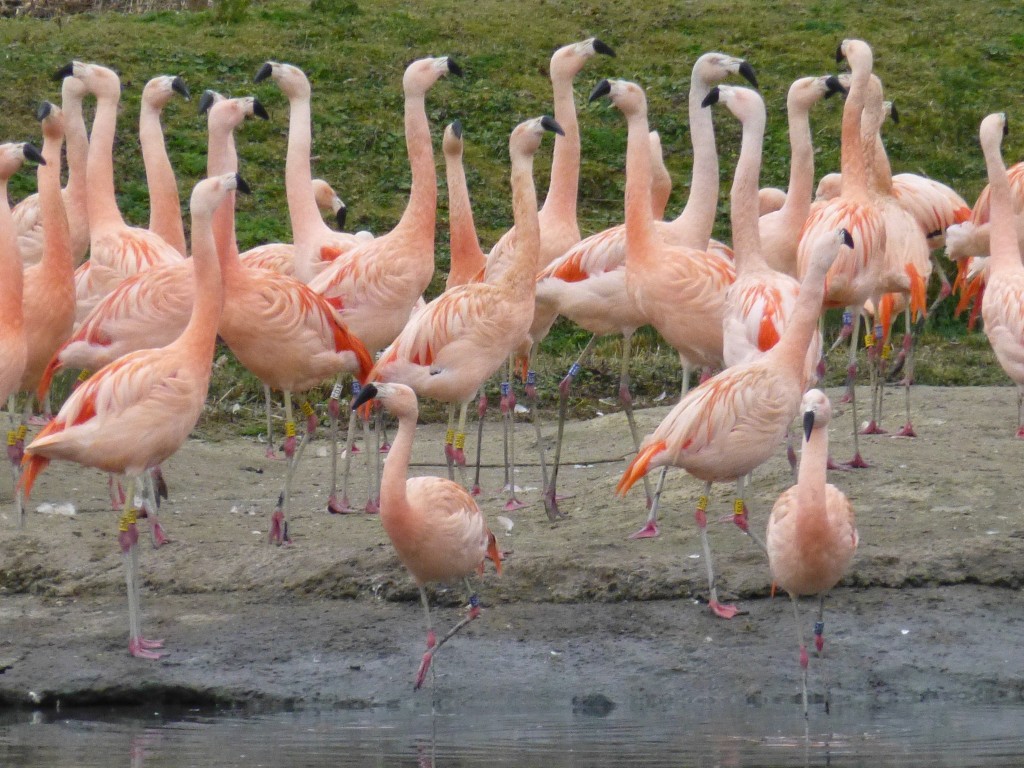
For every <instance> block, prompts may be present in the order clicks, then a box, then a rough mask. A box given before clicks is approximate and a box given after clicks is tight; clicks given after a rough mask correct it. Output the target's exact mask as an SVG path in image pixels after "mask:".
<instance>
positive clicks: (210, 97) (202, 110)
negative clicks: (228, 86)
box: [199, 90, 217, 115]
mask: <svg viewBox="0 0 1024 768" xmlns="http://www.w3.org/2000/svg"><path fill="white" fill-rule="evenodd" d="M216 100H217V92H216V91H211V90H205V91H203V95H202V96H200V97H199V114H200V115H205V114H206V113H207V112H209V111H210V107H212V106H213V104H214V102H215V101H216Z"/></svg>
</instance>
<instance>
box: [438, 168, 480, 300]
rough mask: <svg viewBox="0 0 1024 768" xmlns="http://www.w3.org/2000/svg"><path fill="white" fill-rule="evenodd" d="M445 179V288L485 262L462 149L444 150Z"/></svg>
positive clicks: (473, 273) (469, 275) (459, 282)
mask: <svg viewBox="0 0 1024 768" xmlns="http://www.w3.org/2000/svg"><path fill="white" fill-rule="evenodd" d="M445 178H446V179H447V181H448V231H449V243H450V249H451V268H450V269H449V271H448V283H447V287H449V288H450V287H452V286H455V285H463V284H464V283H467V282H469V280H470V279H472V278H473V277H474V276H476V275H477V274H478V273H479V272H480V270H482V269H483V268H484V266H485V265H486V263H487V258H486V257H485V256H484V252H483V251H482V250H481V249H480V240H479V238H478V237H477V234H476V225H475V224H474V222H473V204H472V203H471V202H470V199H469V185H468V184H467V183H466V169H465V168H464V167H463V165H462V152H461V150H460V151H459V152H457V153H445Z"/></svg>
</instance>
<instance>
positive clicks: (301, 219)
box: [253, 61, 361, 283]
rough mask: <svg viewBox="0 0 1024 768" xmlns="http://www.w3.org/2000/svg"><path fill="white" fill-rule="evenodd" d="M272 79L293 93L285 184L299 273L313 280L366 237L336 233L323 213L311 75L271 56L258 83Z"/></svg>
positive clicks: (289, 105) (299, 277) (296, 268)
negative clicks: (313, 160) (315, 168)
mask: <svg viewBox="0 0 1024 768" xmlns="http://www.w3.org/2000/svg"><path fill="white" fill-rule="evenodd" d="M267 78H271V79H273V81H274V82H275V83H276V84H277V86H278V88H280V89H281V92H282V93H284V95H285V96H286V97H287V98H288V109H289V115H288V154H287V157H286V159H285V179H284V183H285V193H286V194H287V197H288V216H289V218H290V219H291V223H292V237H293V239H294V242H295V251H294V266H293V269H294V272H293V274H294V276H295V277H297V278H298V279H299V280H301V281H302V282H304V283H308V282H309V281H310V280H312V279H313V277H314V276H315V275H317V274H319V273H320V272H321V271H323V269H324V268H325V267H326V266H327V265H328V264H329V263H331V262H332V261H333V260H334V259H336V258H337V257H338V256H339V255H340V254H342V253H346V252H347V251H349V250H351V249H352V248H353V247H355V246H356V245H358V244H359V243H360V242H361V238H359V237H357V236H356V235H351V234H348V233H346V232H336V231H335V230H333V229H331V228H330V227H328V226H327V225H326V224H325V223H324V221H323V219H322V218H321V217H320V210H319V208H318V207H317V201H316V197H315V194H314V191H313V172H312V170H311V167H310V152H311V149H312V146H313V134H312V118H311V104H310V99H311V89H310V85H309V79H308V78H307V77H306V74H305V73H304V72H303V71H302V70H301V69H299V68H298V67H296V66H293V65H291V64H282V63H280V62H276V61H268V62H266V63H265V64H264V65H263V66H262V67H260V69H259V71H258V72H257V73H256V77H255V82H257V83H259V82H262V81H264V80H266V79H267ZM253 258H255V257H253Z"/></svg>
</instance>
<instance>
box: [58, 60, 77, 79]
mask: <svg viewBox="0 0 1024 768" xmlns="http://www.w3.org/2000/svg"><path fill="white" fill-rule="evenodd" d="M73 74H75V64H74V62H72V63H70V64H65V65H64V66H63V67H61V68H60V69H58V70H57V71H56V72H54V73H53V79H54V80H63V79H64V78H65V77H71V76H72V75H73Z"/></svg>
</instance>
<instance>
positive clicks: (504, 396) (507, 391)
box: [501, 358, 526, 512]
mask: <svg viewBox="0 0 1024 768" xmlns="http://www.w3.org/2000/svg"><path fill="white" fill-rule="evenodd" d="M512 381H513V379H512V358H509V362H508V376H507V377H506V379H505V381H503V382H501V413H502V415H503V416H504V423H505V488H506V490H507V491H508V499H507V500H506V501H505V507H504V509H505V511H506V512H514V511H515V510H517V509H522V508H523V507H525V506H526V505H525V504H523V502H521V501H520V500H519V499H518V497H517V496H516V395H515V392H514V391H513V389H512Z"/></svg>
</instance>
